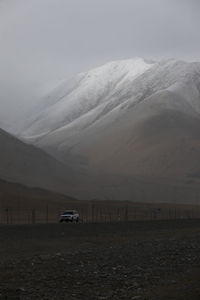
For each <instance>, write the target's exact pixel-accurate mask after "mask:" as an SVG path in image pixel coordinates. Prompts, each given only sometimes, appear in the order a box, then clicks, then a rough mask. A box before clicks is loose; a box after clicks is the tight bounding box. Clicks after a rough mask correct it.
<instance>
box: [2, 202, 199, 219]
mask: <svg viewBox="0 0 200 300" xmlns="http://www.w3.org/2000/svg"><path fill="white" fill-rule="evenodd" d="M68 209H70V210H71V209H75V210H77V211H78V212H79V215H80V222H83V223H94V222H95V223H96V222H123V221H134V220H170V219H197V218H200V207H199V206H189V205H183V206H179V205H169V204H164V205H155V204H138V203H137V204H136V203H134V202H131V201H125V202H118V201H113V202H112V201H109V202H102V201H85V202H84V201H80V202H79V203H73V204H72V203H71V204H66V205H65V206H64V205H62V206H56V205H50V204H46V205H43V206H41V207H38V208H36V207H33V208H21V207H2V208H0V224H39V223H46V224H48V223H58V222H59V219H60V215H61V214H62V213H63V212H64V211H65V210H68Z"/></svg>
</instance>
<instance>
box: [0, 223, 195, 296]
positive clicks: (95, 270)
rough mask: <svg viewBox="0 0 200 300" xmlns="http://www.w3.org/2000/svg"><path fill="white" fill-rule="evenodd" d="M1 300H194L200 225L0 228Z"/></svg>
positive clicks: (109, 224)
mask: <svg viewBox="0 0 200 300" xmlns="http://www.w3.org/2000/svg"><path fill="white" fill-rule="evenodd" d="M0 245H1V247H0V257H1V261H0V299H23V300H25V299H26V300H31V299H51V300H54V299H77V300H78V299H82V300H84V299H87V300H90V299H99V300H106V299H113V300H115V299H132V300H145V299H146V300H164V299H165V300H168V299H177V300H179V299H190V300H193V299H195V300H199V299H200V284H199V283H200V220H173V221H149V222H127V223H125V222H119V223H102V224H100V223H99V224H49V225H18V226H11V225H10V226H9V225H7V226H0Z"/></svg>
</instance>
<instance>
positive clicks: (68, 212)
mask: <svg viewBox="0 0 200 300" xmlns="http://www.w3.org/2000/svg"><path fill="white" fill-rule="evenodd" d="M73 214H74V212H73V211H65V212H64V214H63V215H73Z"/></svg>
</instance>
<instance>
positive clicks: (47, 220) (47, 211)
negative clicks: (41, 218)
mask: <svg viewBox="0 0 200 300" xmlns="http://www.w3.org/2000/svg"><path fill="white" fill-rule="evenodd" d="M46 223H47V224H48V223H49V206H48V204H47V206H46Z"/></svg>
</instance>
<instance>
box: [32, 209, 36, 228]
mask: <svg viewBox="0 0 200 300" xmlns="http://www.w3.org/2000/svg"><path fill="white" fill-rule="evenodd" d="M32 224H35V209H32Z"/></svg>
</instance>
